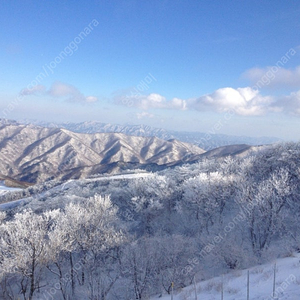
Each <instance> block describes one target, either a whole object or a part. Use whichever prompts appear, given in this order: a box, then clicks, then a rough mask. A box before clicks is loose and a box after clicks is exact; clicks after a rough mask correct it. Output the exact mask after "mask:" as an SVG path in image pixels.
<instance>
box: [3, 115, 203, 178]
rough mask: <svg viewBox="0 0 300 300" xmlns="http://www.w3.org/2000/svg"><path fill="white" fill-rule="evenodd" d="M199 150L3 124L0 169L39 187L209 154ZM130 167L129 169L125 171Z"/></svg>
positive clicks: (110, 135) (147, 139)
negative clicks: (54, 181)
mask: <svg viewBox="0 0 300 300" xmlns="http://www.w3.org/2000/svg"><path fill="white" fill-rule="evenodd" d="M204 152H205V151H204V150H203V149H201V148H199V147H197V146H195V145H191V144H186V143H183V142H180V141H177V140H171V141H165V140H162V139H159V138H156V137H137V136H128V135H125V134H123V133H93V134H83V133H74V132H72V131H69V130H66V129H61V128H53V127H52V128H50V127H49V128H44V127H39V126H35V125H31V124H29V125H19V124H17V123H15V122H12V123H9V122H8V121H3V122H0V170H1V173H2V174H3V175H5V176H10V177H12V178H14V179H18V180H22V181H28V182H38V181H43V180H45V179H48V178H49V177H56V178H64V179H66V178H80V177H85V176H88V175H91V174H95V173H104V172H111V171H113V170H115V169H120V168H122V167H123V168H130V166H129V165H128V164H131V165H134V167H140V165H147V166H151V164H152V165H159V166H161V165H168V164H174V163H176V162H181V161H182V160H184V161H188V160H189V157H191V156H193V155H198V154H201V153H204ZM124 165H125V166H124Z"/></svg>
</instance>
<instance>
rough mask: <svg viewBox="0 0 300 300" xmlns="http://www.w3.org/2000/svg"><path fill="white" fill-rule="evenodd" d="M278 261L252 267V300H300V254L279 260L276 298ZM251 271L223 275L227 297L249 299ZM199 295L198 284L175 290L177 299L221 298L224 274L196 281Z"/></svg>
mask: <svg viewBox="0 0 300 300" xmlns="http://www.w3.org/2000/svg"><path fill="white" fill-rule="evenodd" d="M274 266H275V262H272V263H270V264H266V265H260V266H256V267H253V268H250V269H249V276H250V289H249V292H250V293H249V294H250V299H251V300H254V299H255V300H269V299H270V300H271V299H282V300H287V299H289V300H299V299H300V254H299V253H296V254H293V256H292V257H286V258H282V259H278V260H277V261H276V280H275V282H276V286H275V298H273V278H274ZM247 273H248V270H242V271H233V272H231V273H228V274H226V275H224V276H223V291H224V292H223V293H224V294H223V297H224V298H223V299H224V300H244V299H247ZM196 289H197V298H196V295H195V287H194V285H192V286H189V287H186V288H184V289H182V290H181V291H176V292H174V297H173V299H174V300H184V299H186V300H194V299H197V300H216V299H222V298H221V290H222V277H215V278H212V279H210V280H207V281H203V282H199V283H197V284H196ZM170 299H171V295H165V296H163V297H153V298H151V300H170Z"/></svg>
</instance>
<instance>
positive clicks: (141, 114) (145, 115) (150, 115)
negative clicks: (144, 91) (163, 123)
mask: <svg viewBox="0 0 300 300" xmlns="http://www.w3.org/2000/svg"><path fill="white" fill-rule="evenodd" d="M136 116H137V118H138V119H143V118H154V115H153V114H150V113H148V112H146V111H143V112H141V113H137V114H136Z"/></svg>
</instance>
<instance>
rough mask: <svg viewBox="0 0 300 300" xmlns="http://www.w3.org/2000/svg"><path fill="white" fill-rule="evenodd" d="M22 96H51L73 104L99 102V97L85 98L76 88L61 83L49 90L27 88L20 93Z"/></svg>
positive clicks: (38, 87) (44, 88)
mask: <svg viewBox="0 0 300 300" xmlns="http://www.w3.org/2000/svg"><path fill="white" fill-rule="evenodd" d="M20 95H22V96H29V95H42V96H50V97H51V98H54V99H55V98H56V99H63V100H65V101H67V102H73V103H92V102H96V101H98V99H97V97H95V96H84V95H83V94H82V93H81V92H80V91H79V90H78V89H77V88H76V87H75V86H73V85H70V84H66V83H62V82H60V81H57V82H54V83H53V84H52V86H51V87H50V88H49V89H48V90H47V89H46V87H45V86H43V85H36V86H34V87H33V88H31V89H28V88H25V89H23V90H22V91H21V92H20Z"/></svg>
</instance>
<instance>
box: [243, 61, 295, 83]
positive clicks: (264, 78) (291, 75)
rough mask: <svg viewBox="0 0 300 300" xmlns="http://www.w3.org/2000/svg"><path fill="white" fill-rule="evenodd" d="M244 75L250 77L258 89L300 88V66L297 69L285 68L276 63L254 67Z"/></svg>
mask: <svg viewBox="0 0 300 300" xmlns="http://www.w3.org/2000/svg"><path fill="white" fill-rule="evenodd" d="M243 77H245V78H247V79H249V80H250V82H251V83H252V84H253V87H255V88H257V89H263V88H300V66H298V67H296V68H295V69H285V68H282V67H280V66H276V65H274V66H270V67H266V68H253V69H250V70H248V71H246V72H245V73H244V74H243Z"/></svg>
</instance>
